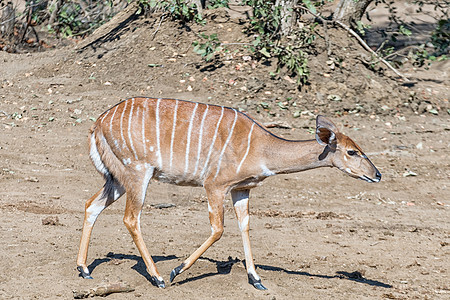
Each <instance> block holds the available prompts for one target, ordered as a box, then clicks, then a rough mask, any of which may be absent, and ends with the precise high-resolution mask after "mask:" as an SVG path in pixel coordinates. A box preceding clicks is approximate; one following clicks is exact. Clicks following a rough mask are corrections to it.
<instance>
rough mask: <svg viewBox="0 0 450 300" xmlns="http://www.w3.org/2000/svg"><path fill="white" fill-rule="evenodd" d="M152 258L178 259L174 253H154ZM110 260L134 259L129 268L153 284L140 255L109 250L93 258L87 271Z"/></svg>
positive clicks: (160, 259) (155, 259) (163, 259)
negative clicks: (164, 254)
mask: <svg viewBox="0 0 450 300" xmlns="http://www.w3.org/2000/svg"><path fill="white" fill-rule="evenodd" d="M152 259H153V261H154V262H155V263H157V262H159V261H166V260H173V259H178V257H177V256H175V255H167V256H158V255H156V256H152ZM112 260H134V261H136V264H135V265H134V266H132V267H131V268H132V269H133V270H135V271H137V272H138V273H139V274H141V275H142V276H143V277H145V278H146V279H147V280H148V281H150V282H151V283H152V284H153V285H155V284H154V282H153V280H152V278H151V276H150V274H148V272H147V267H146V266H145V263H144V260H143V259H142V257H140V256H138V255H130V254H121V253H113V252H109V253H108V254H106V257H105V258H97V259H95V260H94V261H93V262H92V263H91V264H90V265H89V266H88V269H89V272H90V273H91V274H92V271H94V269H95V268H96V267H98V266H99V265H101V264H104V263H108V262H110V261H112ZM80 276H81V275H80Z"/></svg>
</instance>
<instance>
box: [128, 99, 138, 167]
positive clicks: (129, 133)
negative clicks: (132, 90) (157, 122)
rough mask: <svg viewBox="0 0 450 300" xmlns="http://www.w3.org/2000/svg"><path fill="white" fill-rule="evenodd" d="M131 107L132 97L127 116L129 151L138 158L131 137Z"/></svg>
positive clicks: (132, 104) (132, 107) (132, 106)
mask: <svg viewBox="0 0 450 300" xmlns="http://www.w3.org/2000/svg"><path fill="white" fill-rule="evenodd" d="M133 109H134V98H133V99H131V108H130V114H129V116H128V138H129V139H130V146H131V152H133V154H134V158H136V160H138V157H137V154H136V149H134V145H133V138H132V137H131V118H132V117H133Z"/></svg>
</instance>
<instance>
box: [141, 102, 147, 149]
mask: <svg viewBox="0 0 450 300" xmlns="http://www.w3.org/2000/svg"><path fill="white" fill-rule="evenodd" d="M147 113H148V103H147V101H146V100H144V108H143V109H142V145H143V147H144V157H146V156H147V142H146V140H145V116H146V115H147Z"/></svg>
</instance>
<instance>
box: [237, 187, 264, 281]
mask: <svg viewBox="0 0 450 300" xmlns="http://www.w3.org/2000/svg"><path fill="white" fill-rule="evenodd" d="M231 198H232V200H233V205H234V208H235V210H236V216H237V217H238V225H239V230H240V231H241V233H242V241H243V244H244V253H245V259H246V261H247V262H248V263H247V273H248V274H251V275H252V276H253V277H254V278H255V279H256V280H259V279H260V277H259V276H258V274H256V270H255V266H254V264H253V258H252V255H251V250H250V243H249V240H248V239H247V238H246V235H248V233H246V232H248V230H249V225H250V224H249V223H250V217H249V215H248V198H249V191H232V192H231ZM250 262H251V263H250Z"/></svg>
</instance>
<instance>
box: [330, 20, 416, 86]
mask: <svg viewBox="0 0 450 300" xmlns="http://www.w3.org/2000/svg"><path fill="white" fill-rule="evenodd" d="M334 23H336V24H338V25H339V26H341V27H342V28H343V29H345V30H346V31H347V32H348V33H350V34H351V35H353V36H354V37H355V38H356V39H357V40H358V42H359V43H360V44H361V45H362V46H363V47H364V49H366V50H367V51H369V52H370V53H372V54H373V55H374V56H375V57H376V58H378V59H379V60H380V61H381V62H382V63H384V64H385V65H386V66H387V67H388V68H389V69H391V70H392V71H393V72H394V73H395V74H397V75H398V76H400V77H401V78H402V79H403V80H404V81H406V82H409V81H410V80H409V79H408V78H407V77H406V76H405V75H403V74H402V73H400V72H399V71H398V70H397V69H395V68H394V67H393V66H391V64H390V63H388V62H387V61H386V60H385V59H383V58H382V57H380V56H379V55H378V54H377V53H376V52H375V51H373V50H372V48H370V47H369V45H367V43H366V42H365V41H364V40H363V39H362V38H361V37H360V36H359V35H358V34H357V33H356V32H355V31H354V30H353V29H351V28H350V27H348V26H347V25H345V24H344V23H342V22H340V21H338V20H335V21H334Z"/></svg>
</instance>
